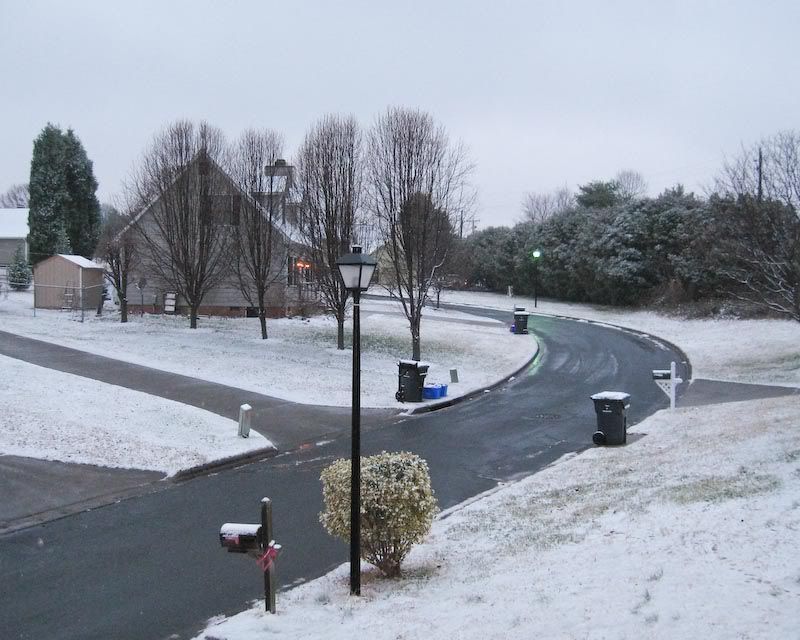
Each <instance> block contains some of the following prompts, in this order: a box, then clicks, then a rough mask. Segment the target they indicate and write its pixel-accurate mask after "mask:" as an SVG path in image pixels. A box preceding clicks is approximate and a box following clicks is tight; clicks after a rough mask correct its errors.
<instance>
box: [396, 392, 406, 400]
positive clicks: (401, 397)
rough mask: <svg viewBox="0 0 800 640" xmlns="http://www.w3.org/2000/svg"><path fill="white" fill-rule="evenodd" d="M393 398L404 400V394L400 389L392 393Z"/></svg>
mask: <svg viewBox="0 0 800 640" xmlns="http://www.w3.org/2000/svg"><path fill="white" fill-rule="evenodd" d="M394 399H395V400H397V401H398V402H405V394H404V393H403V392H402V391H398V392H397V393H395V394H394Z"/></svg>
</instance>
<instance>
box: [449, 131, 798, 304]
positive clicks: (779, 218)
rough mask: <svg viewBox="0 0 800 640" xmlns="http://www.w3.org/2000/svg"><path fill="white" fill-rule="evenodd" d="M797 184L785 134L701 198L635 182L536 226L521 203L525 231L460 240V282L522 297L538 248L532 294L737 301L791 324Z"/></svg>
mask: <svg viewBox="0 0 800 640" xmlns="http://www.w3.org/2000/svg"><path fill="white" fill-rule="evenodd" d="M759 150H760V151H761V153H760V154H759ZM759 155H760V157H761V161H760V163H759V162H758V158H759ZM623 173H628V172H623ZM798 175H800V136H798V135H797V134H794V133H791V132H784V133H781V134H778V135H776V136H773V137H771V138H767V139H765V140H763V141H762V142H761V143H759V145H756V147H754V148H752V149H745V150H744V151H743V153H742V156H741V157H740V158H737V159H734V160H730V161H728V162H726V164H725V166H724V167H723V170H722V171H721V173H720V177H719V179H718V180H717V182H716V189H715V193H713V194H712V195H710V196H709V197H708V198H702V197H698V196H696V195H695V194H692V193H687V192H685V190H684V189H683V188H682V187H680V186H676V187H675V188H672V189H668V190H666V191H664V192H663V193H662V194H660V195H659V196H657V197H650V198H647V197H641V191H640V189H639V187H638V186H637V183H638V181H637V180H635V179H632V180H630V181H628V182H627V183H625V184H623V182H621V181H617V180H614V181H608V182H604V181H595V182H590V183H588V184H587V185H583V186H581V187H579V191H578V194H577V195H576V196H575V198H574V199H572V200H564V199H562V201H561V202H562V205H561V206H559V207H552V206H551V207H550V209H549V210H547V215H544V216H541V215H530V212H528V211H527V209H528V208H529V207H528V205H529V204H530V203H531V199H530V198H529V200H528V201H527V202H526V213H527V214H528V215H527V220H526V221H525V222H521V223H519V224H517V225H516V226H514V227H512V228H509V227H493V228H489V229H485V230H483V231H480V232H478V233H476V234H473V235H472V236H470V237H469V238H468V239H467V243H466V244H467V248H466V251H465V255H467V256H468V260H467V262H466V264H465V266H464V270H463V272H462V274H461V275H462V276H463V279H464V280H465V281H466V282H468V283H472V284H480V285H482V286H485V287H486V288H488V289H491V290H495V291H505V290H506V287H508V286H513V287H514V289H515V291H517V292H519V293H523V294H530V293H532V291H533V282H534V265H533V262H532V256H531V254H532V252H533V251H534V250H536V249H538V250H540V251H541V252H542V257H541V259H540V260H539V262H538V265H537V267H538V273H537V281H538V293H539V294H540V295H547V296H551V297H554V298H559V299H564V300H573V301H580V302H591V303H600V304H611V305H643V304H650V303H653V302H662V303H666V304H670V305H673V304H678V303H683V302H697V301H707V300H719V301H724V300H738V301H741V302H746V303H748V304H749V305H750V306H751V307H755V308H757V309H761V310H768V311H770V312H773V313H778V314H781V315H784V316H788V317H791V318H794V319H796V320H800V218H798V213H797V208H796V203H797V199H798V193H800V185H798V180H797V176H798ZM620 176H623V174H620ZM623 177H628V178H632V176H630V175H628V176H623ZM551 203H552V198H551V199H550V201H548V202H546V203H545V204H551ZM537 204H541V203H537ZM543 209H544V207H540V208H539V209H537V212H540V211H542V210H543Z"/></svg>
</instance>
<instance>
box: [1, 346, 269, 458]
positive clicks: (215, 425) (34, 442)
mask: <svg viewBox="0 0 800 640" xmlns="http://www.w3.org/2000/svg"><path fill="white" fill-rule="evenodd" d="M0 370H2V372H3V375H2V376H0V455H2V454H5V455H18V456H28V457H33V458H43V459H45V460H60V461H63V462H82V463H86V464H96V465H101V466H106V467H125V468H136V469H152V470H155V471H163V472H165V473H167V474H173V473H176V472H177V471H179V470H181V469H188V468H190V467H194V466H196V465H199V464H203V463H205V462H209V461H211V460H217V459H220V458H227V457H229V456H232V455H236V454H240V453H246V452H248V451H252V450H255V449H263V448H265V447H271V446H272V443H271V442H270V441H269V440H267V439H266V438H264V437H263V436H262V435H260V434H258V433H256V432H255V431H251V432H250V437H249V438H247V439H243V438H239V437H238V436H237V432H238V425H237V423H236V422H234V421H233V420H227V419H225V418H222V417H220V416H218V415H216V414H213V413H210V412H208V411H203V410H202V409H196V408H194V407H190V406H187V405H184V404H180V403H178V402H172V401H170V400H164V399H162V398H157V397H155V396H151V395H148V394H145V393H140V392H138V391H131V390H129V389H123V388H122V387H117V386H115V385H112V384H105V383H103V382H98V381H96V380H90V379H88V378H82V377H80V376H74V375H71V374H69V373H62V372H60V371H53V370H52V369H45V368H42V367H38V366H36V365H33V364H28V363H27V362H21V361H19V360H15V359H13V358H7V357H5V356H0Z"/></svg>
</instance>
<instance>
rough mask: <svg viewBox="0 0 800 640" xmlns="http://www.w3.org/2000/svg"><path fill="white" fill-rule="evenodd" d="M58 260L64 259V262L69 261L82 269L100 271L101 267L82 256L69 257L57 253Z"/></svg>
mask: <svg viewBox="0 0 800 640" xmlns="http://www.w3.org/2000/svg"><path fill="white" fill-rule="evenodd" d="M58 257H59V258H64V260H69V261H70V262H73V263H75V264H77V265H78V266H79V267H83V268H84V269H102V268H103V267H102V266H100V265H99V264H97V263H96V262H92V261H91V260H89V259H87V258H84V257H83V256H71V255H67V254H65V253H59V254H58Z"/></svg>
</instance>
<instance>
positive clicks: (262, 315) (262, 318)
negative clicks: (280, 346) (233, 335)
mask: <svg viewBox="0 0 800 640" xmlns="http://www.w3.org/2000/svg"><path fill="white" fill-rule="evenodd" d="M258 321H259V322H260V323H261V339H262V340H266V339H267V311H266V309H264V307H261V308H260V309H259V310H258Z"/></svg>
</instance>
